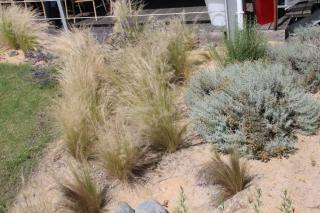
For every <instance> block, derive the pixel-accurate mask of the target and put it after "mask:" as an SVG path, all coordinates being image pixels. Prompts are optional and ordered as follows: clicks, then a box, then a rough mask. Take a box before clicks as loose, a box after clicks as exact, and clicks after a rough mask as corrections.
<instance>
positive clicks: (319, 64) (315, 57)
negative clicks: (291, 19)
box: [269, 41, 320, 93]
mask: <svg viewBox="0 0 320 213" xmlns="http://www.w3.org/2000/svg"><path fill="white" fill-rule="evenodd" d="M319 44H320V43H319ZM269 56H270V58H271V60H272V61H275V62H279V63H283V64H285V65H288V66H289V67H291V68H292V70H293V71H295V73H296V74H298V75H299V79H300V80H299V81H300V83H301V84H302V85H303V86H304V87H305V88H306V90H307V91H309V92H313V93H315V92H317V91H319V89H320V46H319V47H316V46H312V45H308V44H305V43H301V42H300V41H294V42H290V43H288V44H285V45H280V46H274V47H272V48H270V49H269Z"/></svg>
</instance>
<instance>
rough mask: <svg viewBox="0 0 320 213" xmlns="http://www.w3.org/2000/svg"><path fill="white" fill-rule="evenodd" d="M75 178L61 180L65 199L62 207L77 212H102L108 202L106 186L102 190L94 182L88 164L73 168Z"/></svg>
mask: <svg viewBox="0 0 320 213" xmlns="http://www.w3.org/2000/svg"><path fill="white" fill-rule="evenodd" d="M71 172H72V176H73V179H72V180H69V181H65V182H60V183H59V185H60V191H61V192H62V194H63V196H64V199H63V201H62V203H61V205H62V207H63V208H65V209H68V210H70V211H73V212H77V213H100V212H102V209H103V207H104V206H105V205H106V203H107V199H106V192H107V191H106V189H107V188H106V187H105V188H104V189H102V190H99V189H98V186H97V185H96V184H95V183H94V182H93V180H92V179H91V177H90V173H89V169H88V168H87V166H85V167H83V168H81V169H80V170H78V169H77V170H76V169H75V168H72V169H71Z"/></svg>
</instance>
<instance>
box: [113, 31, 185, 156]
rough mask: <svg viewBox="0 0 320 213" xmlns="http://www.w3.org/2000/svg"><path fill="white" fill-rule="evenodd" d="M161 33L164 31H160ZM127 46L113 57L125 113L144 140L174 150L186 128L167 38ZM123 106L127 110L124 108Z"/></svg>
mask: <svg viewBox="0 0 320 213" xmlns="http://www.w3.org/2000/svg"><path fill="white" fill-rule="evenodd" d="M157 32H160V33H162V31H157ZM149 35H150V36H149V37H145V38H146V39H145V40H143V39H142V38H144V37H142V38H141V40H140V41H139V42H138V43H137V45H136V46H134V47H131V46H129V47H127V48H126V49H124V50H123V51H122V52H121V53H120V55H119V56H118V57H117V58H116V59H114V60H113V61H114V63H116V64H117V66H116V68H117V72H116V73H117V75H115V76H114V77H115V79H114V80H113V82H116V85H115V86H116V87H117V90H118V91H119V100H120V102H121V103H120V104H121V105H122V112H123V114H124V115H125V117H127V118H128V120H129V123H130V124H132V125H134V126H135V127H136V129H137V131H138V132H139V135H140V138H141V140H142V141H144V142H145V143H147V144H148V145H150V146H152V147H153V148H155V149H157V150H163V151H168V152H174V151H176V150H177V148H178V146H179V145H180V144H181V142H182V133H183V131H184V128H183V127H181V125H180V124H179V120H180V117H179V115H178V112H177V109H176V107H175V103H174V87H173V85H171V84H170V80H171V79H172V78H173V72H172V71H171V69H170V67H169V66H168V63H167V61H166V58H165V57H163V56H164V54H165V53H166V51H167V46H166V45H162V44H167V41H166V40H164V41H163V40H162V39H160V40H159V42H155V41H156V40H153V39H155V38H157V36H156V34H149ZM123 108H124V109H123Z"/></svg>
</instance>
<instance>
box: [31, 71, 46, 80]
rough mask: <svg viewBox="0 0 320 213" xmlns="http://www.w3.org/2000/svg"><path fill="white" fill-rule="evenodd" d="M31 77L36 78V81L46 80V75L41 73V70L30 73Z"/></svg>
mask: <svg viewBox="0 0 320 213" xmlns="http://www.w3.org/2000/svg"><path fill="white" fill-rule="evenodd" d="M31 75H32V77H33V78H37V79H46V78H48V73H46V72H44V71H42V70H33V71H32V72H31Z"/></svg>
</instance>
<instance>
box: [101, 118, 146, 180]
mask: <svg viewBox="0 0 320 213" xmlns="http://www.w3.org/2000/svg"><path fill="white" fill-rule="evenodd" d="M121 122H122V119H119V118H114V120H113V121H112V122H110V121H106V122H105V125H103V126H100V129H99V130H98V131H97V132H98V139H99V149H98V160H99V162H100V163H101V164H102V166H103V167H104V168H105V169H106V171H107V172H108V173H109V174H110V175H111V176H112V177H113V178H114V179H116V180H119V181H120V182H124V183H128V182H129V181H132V180H133V179H134V178H136V177H137V176H138V175H139V173H140V172H141V171H142V170H143V169H144V168H145V167H146V166H147V164H150V163H151V162H149V161H148V159H147V157H146V154H147V149H146V148H145V147H142V146H140V145H139V144H138V143H136V142H135V141H134V140H133V137H132V135H130V132H129V131H128V128H129V127H128V126H126V125H125V124H123V123H121ZM111 123H112V124H111Z"/></svg>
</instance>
